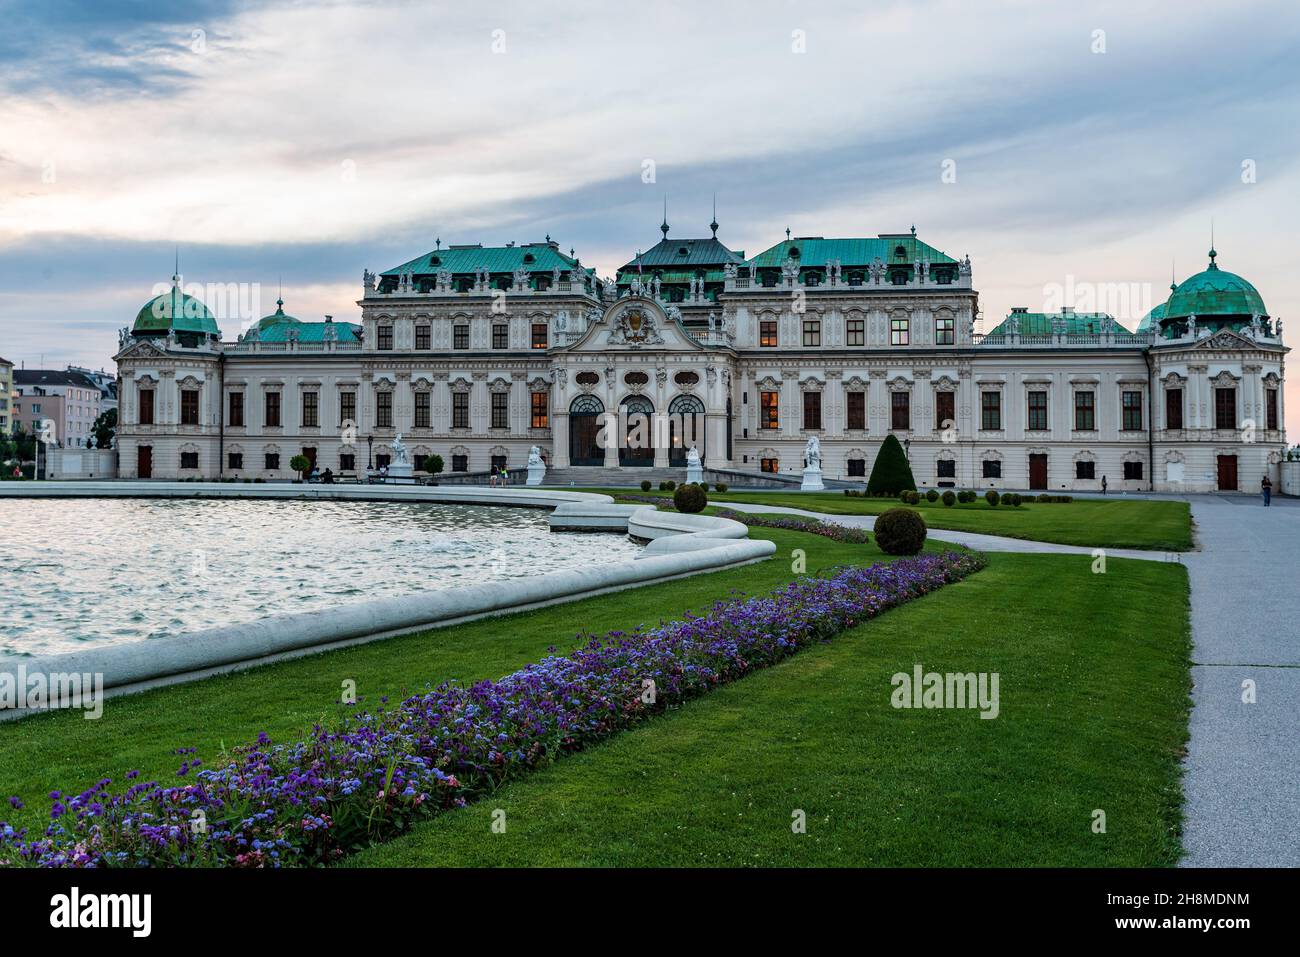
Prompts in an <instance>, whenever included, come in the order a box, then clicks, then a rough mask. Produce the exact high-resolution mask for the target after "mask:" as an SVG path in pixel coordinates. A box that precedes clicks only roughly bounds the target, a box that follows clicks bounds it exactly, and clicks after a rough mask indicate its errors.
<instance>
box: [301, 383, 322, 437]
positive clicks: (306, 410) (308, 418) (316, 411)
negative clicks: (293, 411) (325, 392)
mask: <svg viewBox="0 0 1300 957" xmlns="http://www.w3.org/2000/svg"><path fill="white" fill-rule="evenodd" d="M302 425H303V428H305V429H316V428H319V427H320V393H319V392H304V393H303V394H302Z"/></svg>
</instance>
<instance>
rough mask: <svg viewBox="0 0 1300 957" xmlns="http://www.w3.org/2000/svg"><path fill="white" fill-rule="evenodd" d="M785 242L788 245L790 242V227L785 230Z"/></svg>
mask: <svg viewBox="0 0 1300 957" xmlns="http://www.w3.org/2000/svg"><path fill="white" fill-rule="evenodd" d="M785 241H786V242H787V243H788V242H789V241H790V227H789V226H787V227H786V228H785Z"/></svg>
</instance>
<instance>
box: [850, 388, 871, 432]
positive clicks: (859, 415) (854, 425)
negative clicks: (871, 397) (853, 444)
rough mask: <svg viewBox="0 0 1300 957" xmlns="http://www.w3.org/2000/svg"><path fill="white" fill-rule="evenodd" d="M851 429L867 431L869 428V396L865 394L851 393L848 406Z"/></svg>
mask: <svg viewBox="0 0 1300 957" xmlns="http://www.w3.org/2000/svg"><path fill="white" fill-rule="evenodd" d="M848 413H849V421H848V427H849V428H850V429H859V430H865V429H866V427H867V394H866V393H865V392H850V393H849V405H848Z"/></svg>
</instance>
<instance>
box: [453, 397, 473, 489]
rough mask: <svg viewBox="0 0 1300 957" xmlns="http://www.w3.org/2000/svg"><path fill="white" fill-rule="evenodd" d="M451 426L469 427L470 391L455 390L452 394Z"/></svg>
mask: <svg viewBox="0 0 1300 957" xmlns="http://www.w3.org/2000/svg"><path fill="white" fill-rule="evenodd" d="M451 427H452V428H453V429H468V428H469V393H468V392H453V393H452V394H451ZM462 471H463V470H462Z"/></svg>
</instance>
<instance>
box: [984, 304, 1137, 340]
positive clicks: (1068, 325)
mask: <svg viewBox="0 0 1300 957" xmlns="http://www.w3.org/2000/svg"><path fill="white" fill-rule="evenodd" d="M1011 316H1015V317H1016V319H1017V320H1019V323H1018V325H1019V334H1020V335H1022V336H1050V335H1052V333H1053V330H1052V323H1053V321H1054V320H1062V319H1063V320H1064V321H1065V334H1066V335H1067V336H1099V335H1101V334H1102V333H1103V332H1105V331H1107V330H1110V331H1112V332H1114V334H1115V336H1116V337H1117V338H1119V339H1131V338H1133V333H1131V332H1129V331H1128V330H1127V329H1125V328H1124V327H1123V326H1122V325H1120V324H1119V323H1118V322H1116V321H1115V319H1114V317H1113V316H1109V315H1107V314H1106V313H1104V312H1017V311H1016V310H1014V309H1013V310H1012V312H1011ZM1011 316H1007V318H1006V319H1003V320H1002V321H1001V322H1000V323H998V324H997V326H995V327H994V328H993V329H992V330H991V331H990V332H989V333H988V334H989V335H990V336H1009V335H1011V326H1010V322H1011Z"/></svg>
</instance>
